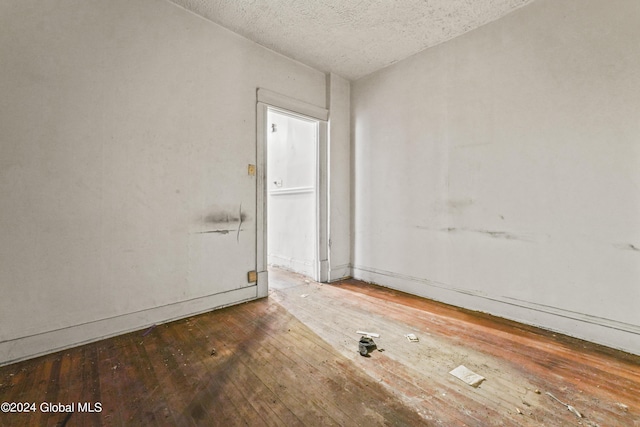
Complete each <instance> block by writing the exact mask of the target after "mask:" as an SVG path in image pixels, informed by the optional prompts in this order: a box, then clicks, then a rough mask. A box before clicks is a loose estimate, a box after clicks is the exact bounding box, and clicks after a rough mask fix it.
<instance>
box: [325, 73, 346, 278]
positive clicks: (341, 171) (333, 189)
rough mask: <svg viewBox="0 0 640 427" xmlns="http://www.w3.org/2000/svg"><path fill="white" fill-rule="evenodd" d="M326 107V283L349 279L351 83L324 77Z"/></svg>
mask: <svg viewBox="0 0 640 427" xmlns="http://www.w3.org/2000/svg"><path fill="white" fill-rule="evenodd" d="M327 93H328V101H327V104H328V107H329V280H330V281H332V280H339V279H342V278H344V277H348V276H351V161H352V159H351V121H350V119H351V105H350V97H351V83H350V82H349V81H348V80H346V79H344V78H342V77H340V76H338V75H336V74H333V73H330V74H328V75H327Z"/></svg>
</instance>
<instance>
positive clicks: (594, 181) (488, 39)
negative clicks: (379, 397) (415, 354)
mask: <svg viewBox="0 0 640 427" xmlns="http://www.w3.org/2000/svg"><path fill="white" fill-rule="evenodd" d="M638 22H640V2H636V1H633V0H614V1H607V2H603V1H600V0H553V1H551V0H538V1H536V2H534V3H532V4H531V5H529V6H526V7H524V8H522V9H520V10H518V11H516V12H514V13H512V14H510V15H508V16H507V17H505V18H503V19H501V20H499V21H496V22H493V23H491V24H488V25H486V26H484V27H482V28H480V29H478V30H475V31H472V32H470V33H468V34H466V35H465V36H462V37H460V38H457V39H455V40H452V41H450V42H447V43H445V44H442V45H440V46H437V47H434V48H431V49H428V50H426V51H424V52H422V53H420V54H418V55H415V56H413V57H411V58H409V59H407V60H404V61H401V62H399V63H397V64H395V65H393V66H391V67H388V68H387V69H384V70H382V71H380V72H377V73H375V74H373V75H371V76H369V77H367V78H364V79H361V80H359V81H357V82H355V83H354V84H353V85H352V108H353V119H352V120H353V121H354V122H353V131H354V144H355V148H354V152H355V196H354V202H355V208H354V209H355V213H354V220H355V230H354V233H355V243H354V272H355V276H356V277H358V278H361V279H365V280H371V281H375V282H378V283H381V284H384V285H388V286H391V287H395V288H399V289H402V290H406V291H409V292H413V293H416V294H419V295H424V296H427V297H431V298H435V299H437V300H442V301H446V302H449V303H453V304H456V305H461V306H464V307H469V308H471V309H477V310H483V311H488V312H491V313H494V314H497V315H499V316H505V317H508V318H512V319H516V320H519V321H522V322H525V323H530V324H534V325H540V326H543V327H545V328H549V329H554V330H558V331H562V332H565V333H568V334H570V335H574V336H577V337H581V338H586V339H589V340H592V341H595V342H600V343H604V344H607V345H610V346H613V347H617V348H621V349H625V350H628V351H631V352H635V353H640V311H639V310H638V303H639V302H640V142H639V139H638V138H639V137H640V114H639V111H640V49H638V42H639V41H640V25H638Z"/></svg>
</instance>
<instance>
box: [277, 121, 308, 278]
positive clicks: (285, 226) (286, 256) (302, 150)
mask: <svg viewBox="0 0 640 427" xmlns="http://www.w3.org/2000/svg"><path fill="white" fill-rule="evenodd" d="M273 124H275V125H276V131H275V132H273V130H272V125H273ZM267 129H268V130H267V195H268V198H267V207H268V212H267V222H268V226H267V234H268V239H267V245H268V250H267V262H268V263H269V264H270V265H275V266H279V267H284V268H286V269H289V270H292V271H295V272H298V273H301V274H304V275H305V276H309V277H311V278H314V279H317V266H318V256H317V252H318V251H317V234H318V232H317V215H316V210H317V207H316V206H317V202H316V200H317V197H318V194H317V187H316V181H317V176H318V172H317V158H318V156H317V151H318V122H316V121H308V120H302V119H299V118H294V117H292V116H289V115H286V114H280V113H276V112H272V111H270V112H269V114H268V115H267Z"/></svg>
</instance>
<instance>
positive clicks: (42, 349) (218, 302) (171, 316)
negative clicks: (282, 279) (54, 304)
mask: <svg viewBox="0 0 640 427" xmlns="http://www.w3.org/2000/svg"><path fill="white" fill-rule="evenodd" d="M256 296H257V286H256V285H253V286H248V287H245V288H240V289H235V290H233V291H228V292H223V293H218V294H215V295H209V296H205V297H200V298H194V299H191V300H188V301H181V302H177V303H173V304H168V305H164V306H161V307H154V308H150V309H147V310H142V311H138V312H135V313H130V314H124V315H121V316H116V317H111V318H108V319H103V320H96V321H92V322H87V323H83V324H81V325H77V326H71V327H68V328H62V329H58V330H54V331H48V332H43V333H40V334H35V335H31V336H27V337H23V338H16V339H12V340H8V341H3V342H1V343H0V366H3V365H8V364H10V363H15V362H19V361H21V360H25V359H31V358H34V357H38V356H42V355H45V354H49V353H54V352H56V351H60V350H65V349H67V348H70V347H76V346H78V345H82V344H87V343H90V342H94V341H99V340H101V339H105V338H109V337H113V336H116V335H122V334H125V333H128V332H132V331H136V330H140V329H144V328H147V327H150V326H151V325H153V324H156V325H158V324H161V323H167V322H171V321H173V320H178V319H182V318H185V317H190V316H193V315H196V314H200V313H205V312H208V311H211V310H214V309H216V308H222V307H225V306H229V305H233V304H238V303H240V302H244V301H249V300H252V299H255V298H256Z"/></svg>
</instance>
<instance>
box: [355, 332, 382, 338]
mask: <svg viewBox="0 0 640 427" xmlns="http://www.w3.org/2000/svg"><path fill="white" fill-rule="evenodd" d="M356 334H360V335H364V336H365V337H369V338H380V334H376V333H375V332H366V331H356Z"/></svg>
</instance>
